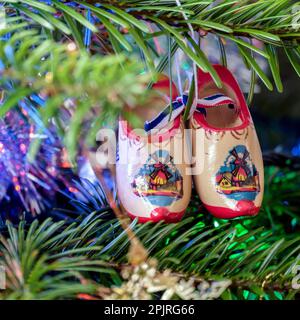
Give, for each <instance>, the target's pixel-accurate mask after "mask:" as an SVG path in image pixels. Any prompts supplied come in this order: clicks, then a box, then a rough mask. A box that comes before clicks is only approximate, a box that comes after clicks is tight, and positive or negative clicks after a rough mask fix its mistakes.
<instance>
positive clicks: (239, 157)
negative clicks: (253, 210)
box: [216, 145, 260, 200]
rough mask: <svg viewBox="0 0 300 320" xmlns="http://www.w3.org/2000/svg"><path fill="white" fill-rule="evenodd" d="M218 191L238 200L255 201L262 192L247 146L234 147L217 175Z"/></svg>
mask: <svg viewBox="0 0 300 320" xmlns="http://www.w3.org/2000/svg"><path fill="white" fill-rule="evenodd" d="M216 183H217V191H218V192H219V193H223V194H225V195H228V196H230V198H234V199H236V200H240V199H245V198H246V199H249V200H254V199H255V197H256V195H257V193H258V192H259V191H260V184H259V174H258V171H257V169H256V167H255V165H254V164H253V163H252V161H251V158H250V154H249V152H248V150H247V149H246V147H245V146H241V145H240V146H236V147H234V148H233V149H232V150H231V151H230V152H229V155H228V157H227V159H226V160H225V162H224V165H223V166H222V167H221V168H220V170H219V172H218V173H217V175H216Z"/></svg>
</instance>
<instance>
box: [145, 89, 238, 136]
mask: <svg viewBox="0 0 300 320" xmlns="http://www.w3.org/2000/svg"><path fill="white" fill-rule="evenodd" d="M187 102H188V94H187V93H184V94H183V95H182V96H180V97H178V98H176V100H175V101H173V102H172V106H171V108H170V106H167V107H166V108H165V109H164V110H163V111H161V112H160V113H159V114H158V115H157V116H156V117H155V118H154V119H152V120H150V121H146V122H145V125H144V128H145V131H146V132H147V133H151V130H153V129H158V130H160V129H162V128H164V127H165V126H166V125H167V124H168V123H169V122H171V121H174V120H175V119H176V118H177V117H178V116H179V115H180V114H182V113H183V112H184V109H185V108H186V105H187ZM226 104H228V105H236V103H235V102H234V100H232V99H231V98H229V97H228V96H225V95H224V94H222V93H217V94H213V95H210V96H207V97H204V98H201V99H198V101H197V103H196V104H195V103H194V104H193V106H192V107H191V110H190V114H189V118H190V117H191V116H192V115H193V113H194V112H198V113H204V114H205V109H206V108H212V107H218V106H223V105H226Z"/></svg>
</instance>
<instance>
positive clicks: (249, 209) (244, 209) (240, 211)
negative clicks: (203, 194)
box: [203, 200, 260, 219]
mask: <svg viewBox="0 0 300 320" xmlns="http://www.w3.org/2000/svg"><path fill="white" fill-rule="evenodd" d="M203 205H204V207H205V208H206V209H207V211H209V212H210V213H211V214H212V215H213V216H215V217H216V218H219V219H234V218H238V217H244V216H256V215H257V214H258V212H259V210H260V207H256V206H255V205H254V203H253V202H252V201H249V200H241V201H238V202H237V204H236V207H235V210H232V209H229V208H225V207H215V206H210V205H208V204H205V203H203Z"/></svg>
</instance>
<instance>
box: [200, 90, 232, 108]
mask: <svg viewBox="0 0 300 320" xmlns="http://www.w3.org/2000/svg"><path fill="white" fill-rule="evenodd" d="M226 104H233V105H235V102H234V100H232V99H231V98H229V97H227V96H225V95H224V94H222V93H216V94H213V95H210V96H207V97H205V98H202V99H198V101H197V106H196V108H197V109H199V108H211V107H218V106H224V105H226Z"/></svg>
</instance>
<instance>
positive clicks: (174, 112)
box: [144, 93, 188, 132]
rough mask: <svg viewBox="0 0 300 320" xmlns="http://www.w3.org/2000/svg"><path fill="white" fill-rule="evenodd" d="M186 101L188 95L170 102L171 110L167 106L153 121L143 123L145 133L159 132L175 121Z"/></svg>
mask: <svg viewBox="0 0 300 320" xmlns="http://www.w3.org/2000/svg"><path fill="white" fill-rule="evenodd" d="M187 101H188V95H187V94H186V93H184V94H183V95H182V96H180V97H177V98H176V100H174V101H173V102H172V106H171V108H170V106H167V107H166V108H165V109H164V110H163V111H161V112H160V113H159V114H158V115H157V116H156V117H155V118H154V119H152V120H150V121H146V122H145V125H144V128H145V131H146V132H150V131H151V130H153V129H158V130H160V129H162V128H164V127H165V126H166V125H167V124H168V123H169V122H171V121H173V120H175V119H176V118H177V117H178V116H179V115H180V114H181V113H182V112H183V110H184V109H185V106H186V104H187Z"/></svg>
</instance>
